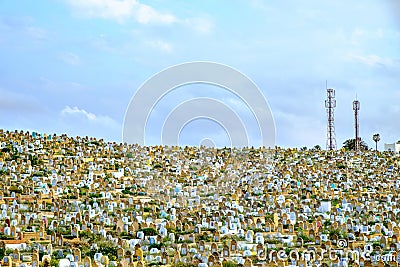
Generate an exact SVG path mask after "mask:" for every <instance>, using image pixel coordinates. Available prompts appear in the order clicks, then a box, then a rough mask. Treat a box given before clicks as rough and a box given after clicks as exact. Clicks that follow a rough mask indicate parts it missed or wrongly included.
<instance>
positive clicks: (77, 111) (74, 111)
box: [61, 106, 97, 121]
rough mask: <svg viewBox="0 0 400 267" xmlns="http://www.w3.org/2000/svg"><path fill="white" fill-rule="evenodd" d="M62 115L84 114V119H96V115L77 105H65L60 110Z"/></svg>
mask: <svg viewBox="0 0 400 267" xmlns="http://www.w3.org/2000/svg"><path fill="white" fill-rule="evenodd" d="M61 114H62V115H79V116H84V117H86V119H88V120H91V121H94V120H96V118H97V116H96V115H95V114H93V113H90V112H87V111H86V110H84V109H79V108H78V107H73V108H71V107H69V106H66V107H65V108H64V109H63V110H62V111H61Z"/></svg>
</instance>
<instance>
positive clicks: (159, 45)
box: [148, 40, 172, 52]
mask: <svg viewBox="0 0 400 267" xmlns="http://www.w3.org/2000/svg"><path fill="white" fill-rule="evenodd" d="M148 44H149V45H150V46H151V47H153V48H156V49H159V50H161V51H164V52H172V46H171V45H170V44H169V43H167V42H164V41H161V40H156V41H150V42H148Z"/></svg>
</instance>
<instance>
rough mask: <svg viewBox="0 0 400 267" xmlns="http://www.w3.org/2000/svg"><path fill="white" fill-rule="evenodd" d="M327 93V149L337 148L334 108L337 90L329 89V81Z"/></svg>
mask: <svg viewBox="0 0 400 267" xmlns="http://www.w3.org/2000/svg"><path fill="white" fill-rule="evenodd" d="M326 94H327V99H326V100H325V108H326V113H327V115H328V126H327V134H326V150H336V134H335V117H334V109H335V107H336V100H335V90H334V89H331V88H329V89H328V81H326Z"/></svg>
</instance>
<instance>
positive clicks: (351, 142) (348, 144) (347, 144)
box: [343, 138, 368, 150]
mask: <svg viewBox="0 0 400 267" xmlns="http://www.w3.org/2000/svg"><path fill="white" fill-rule="evenodd" d="M343 148H344V149H346V150H355V148H356V139H354V138H353V139H348V140H346V141H344V142H343ZM360 149H361V150H368V145H367V143H365V142H364V141H363V140H360Z"/></svg>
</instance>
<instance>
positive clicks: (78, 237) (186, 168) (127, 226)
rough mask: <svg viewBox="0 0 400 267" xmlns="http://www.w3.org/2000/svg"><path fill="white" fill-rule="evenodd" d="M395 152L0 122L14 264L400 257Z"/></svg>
mask: <svg viewBox="0 0 400 267" xmlns="http://www.w3.org/2000/svg"><path fill="white" fill-rule="evenodd" d="M399 162H400V161H399V157H398V156H395V155H393V154H389V153H388V154H385V153H379V152H371V151H368V152H364V153H362V154H359V153H354V152H351V151H344V150H339V151H329V152H327V151H319V150H314V149H311V150H298V149H284V148H279V147H275V148H206V147H166V146H152V147H141V146H138V145H127V144H119V143H113V142H105V141H104V140H98V139H96V138H90V137H75V138H73V137H68V136H66V135H44V134H38V133H29V132H18V131H15V132H8V131H1V130H0V183H1V188H2V189H3V190H1V191H0V209H1V210H0V222H1V225H0V233H1V234H2V235H1V238H0V239H1V242H0V254H2V258H1V259H0V260H1V264H2V265H5V266H9V267H11V266H34V267H36V266H40V265H43V266H50V265H58V266H85V267H89V266H144V265H182V266H202V267H205V266H216V267H218V266H230V265H232V266H234V265H236V266H245V267H250V266H320V265H322V266H323V265H327V266H398V262H399V260H398V258H400V257H398V255H400V253H399V251H400V226H399V221H400V213H399V210H400V205H399V195H398V188H399V183H400V181H398V177H399Z"/></svg>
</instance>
